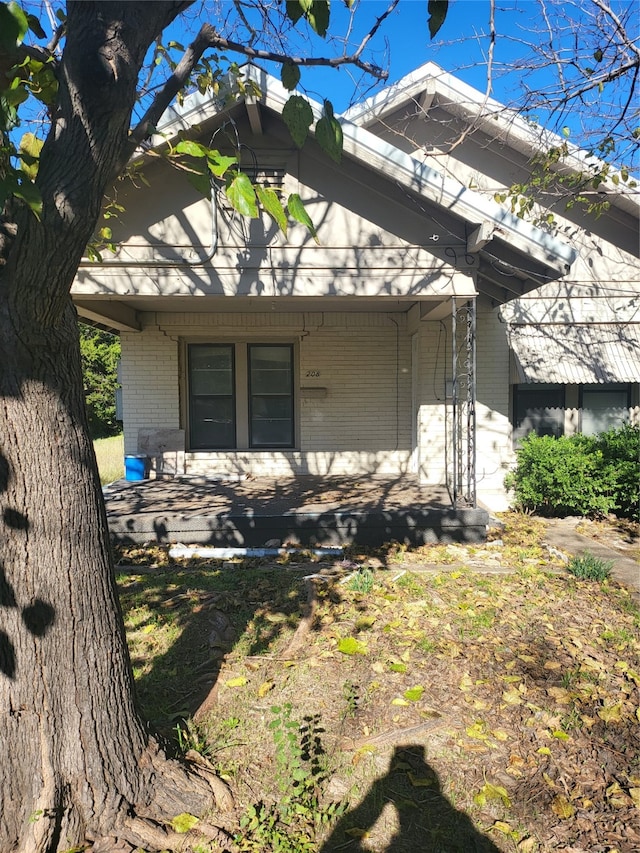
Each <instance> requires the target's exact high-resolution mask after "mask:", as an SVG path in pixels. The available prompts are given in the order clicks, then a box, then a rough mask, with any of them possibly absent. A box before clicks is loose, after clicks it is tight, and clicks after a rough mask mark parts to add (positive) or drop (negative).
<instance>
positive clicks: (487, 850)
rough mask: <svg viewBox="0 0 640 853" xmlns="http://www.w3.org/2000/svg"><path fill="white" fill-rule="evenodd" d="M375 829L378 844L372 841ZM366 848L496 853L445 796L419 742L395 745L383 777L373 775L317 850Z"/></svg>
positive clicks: (398, 852) (395, 852) (334, 852)
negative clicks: (389, 822)
mask: <svg viewBox="0 0 640 853" xmlns="http://www.w3.org/2000/svg"><path fill="white" fill-rule="evenodd" d="M389 807H391V808H392V809H394V811H395V813H396V818H397V819H396V820H395V821H393V829H392V831H393V835H392V836H391V837H390V838H388V837H387V832H386V831H385V825H384V824H385V820H386V819H387V820H388V819H389V818H385V816H386V815H387V814H388V809H389ZM383 812H384V814H383ZM378 833H379V834H380V842H379V844H377V845H376V843H375V842H376V835H377V834H378ZM383 839H386V840H383ZM382 844H386V846H380V845H382ZM372 845H373V846H372ZM370 850H376V851H379V853H383V851H384V853H500V851H499V849H498V848H497V847H496V846H495V844H494V843H493V842H492V841H491V839H490V838H488V837H487V836H486V835H483V834H482V833H481V832H478V830H477V829H476V828H475V826H474V825H473V823H472V822H471V820H470V819H469V817H468V816H467V815H466V814H465V813H464V812H461V811H459V810H458V809H456V808H454V807H453V806H452V805H451V803H450V802H449V800H448V799H447V798H446V797H445V796H444V794H443V793H442V791H441V789H440V780H439V778H438V774H437V773H436V772H435V770H434V769H433V768H432V767H430V766H429V765H428V764H427V763H426V761H425V758H424V747H423V746H421V745H418V744H413V745H411V746H403V747H396V748H395V750H394V752H393V755H392V757H391V761H390V763H389V769H388V770H387V772H386V773H385V775H384V776H382V777H380V778H379V779H376V780H375V782H374V783H373V784H372V786H371V788H370V789H369V791H368V792H367V794H366V796H365V797H364V799H363V800H362V802H361V803H360V804H359V805H358V806H356V807H355V808H354V809H352V810H351V811H349V812H347V814H346V815H345V816H344V817H343V818H342V819H341V820H340V821H339V822H338V824H337V825H336V827H335V829H334V830H333V832H332V833H331V835H330V837H329V838H328V839H327V840H326V841H325V843H324V844H323V846H322V848H321V850H320V853H338V851H346V853H349V851H352V853H356V851H360V853H364V851H370Z"/></svg>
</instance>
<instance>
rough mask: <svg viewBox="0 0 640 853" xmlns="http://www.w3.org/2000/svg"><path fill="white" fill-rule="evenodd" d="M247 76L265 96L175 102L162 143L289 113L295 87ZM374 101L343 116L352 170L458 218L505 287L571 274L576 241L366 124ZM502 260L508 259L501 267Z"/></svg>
mask: <svg viewBox="0 0 640 853" xmlns="http://www.w3.org/2000/svg"><path fill="white" fill-rule="evenodd" d="M434 68H437V66H433V65H432V64H429V65H428V66H423V67H422V69H418V70H417V71H416V72H414V74H413V75H409V77H408V78H405V81H404V82H403V85H402V86H400V84H398V85H397V86H396V87H391V89H390V90H389V92H388V93H387V95H386V99H384V102H383V101H381V100H380V97H381V96H376V98H374V99H373V101H375V103H376V104H378V105H380V104H383V103H385V104H387V105H388V107H389V108H390V109H393V108H394V104H397V102H398V99H402V98H406V97H413V96H415V93H416V92H418V90H419V89H420V87H421V86H422V87H424V82H425V69H427V70H428V72H429V73H431V72H432V70H433V69H434ZM247 76H249V77H251V79H252V80H253V81H254V82H255V83H256V85H257V88H258V90H259V92H260V94H259V96H256V97H254V96H251V95H248V96H241V97H239V98H238V99H236V100H233V101H229V100H228V101H227V103H226V104H225V103H224V102H223V101H221V100H220V99H216V98H214V97H211V96H202V95H200V94H199V93H195V94H193V95H190V96H189V97H188V98H186V99H185V102H184V104H183V105H181V106H176V107H172V108H170V109H169V110H168V111H167V112H166V113H165V115H164V116H163V118H162V119H161V121H160V122H159V124H158V135H157V136H155V137H154V139H153V142H154V144H156V145H162V144H165V142H166V140H167V139H173V138H175V137H176V136H177V134H179V133H180V132H185V131H186V132H189V131H191V130H192V129H193V128H194V126H200V127H204V126H206V125H207V124H208V123H214V124H215V123H217V124H219V123H220V122H221V121H223V120H224V118H225V117H226V116H228V115H229V114H232V113H234V111H235V112H236V114H237V111H238V110H240V109H242V108H244V109H246V110H247V114H248V118H249V122H250V124H251V126H252V128H253V129H254V131H256V132H259V131H260V129H261V115H262V111H264V110H266V111H267V112H270V113H274V114H276V115H277V116H279V117H281V116H282V110H283V108H284V105H285V104H286V102H287V100H288V99H289V97H290V95H291V93H290V92H289V91H287V90H286V89H285V88H284V87H283V86H282V85H281V84H280V82H279V81H277V80H276V79H275V78H273V77H272V76H270V75H269V74H267V73H266V72H264V71H262V70H261V69H258V68H256V67H254V66H249V67H248V71H247ZM310 103H311V106H312V109H313V111H314V115H315V117H316V118H318V117H320V115H321V112H322V108H321V106H320V105H319V104H318V103H315V102H313V101H311V102H310ZM365 103H367V102H365ZM368 103H369V107H367V108H363V111H361V112H360V114H357V113H356V111H350V113H349V114H347V116H344V117H340V118H339V120H340V122H341V125H342V130H343V153H344V158H345V160H344V168H346V169H348V168H349V162H350V161H351V162H353V163H357V164H359V165H360V166H362V167H364V168H366V169H369V170H373V171H374V172H375V173H376V175H377V176H379V178H381V179H382V180H383V181H386V182H387V184H388V185H389V186H390V187H391V186H393V187H398V186H400V187H402V188H403V189H404V191H405V192H406V193H407V194H408V195H410V196H411V197H412V198H414V199H416V200H417V201H418V202H420V201H423V202H425V203H427V204H429V205H433V206H435V208H436V209H439V210H441V211H442V212H443V214H446V215H447V216H453V217H454V218H455V219H456V220H457V221H458V222H459V223H460V225H461V226H462V227H463V231H464V232H465V233H466V235H467V241H466V242H467V245H466V246H465V247H464V248H465V250H466V252H467V253H469V254H473V255H476V254H477V255H479V256H480V261H481V265H480V266H481V271H482V266H483V263H482V261H483V259H484V270H485V274H486V277H487V278H488V279H489V280H493V281H494V282H495V283H496V284H497V285H499V286H503V285H505V284H506V283H507V279H509V278H510V277H513V278H514V280H516V282H519V284H517V285H516V287H515V288H514V289H512V290H511V293H512V294H513V293H518V292H519V291H521V290H522V291H523V290H527V289H531V288H533V287H536V286H538V285H539V284H540V283H542V282H544V281H546V280H549V279H553V278H557V277H559V276H562V275H564V274H565V273H567V272H568V270H569V268H570V266H571V264H572V263H573V262H574V261H575V259H576V256H577V252H576V250H575V249H574V248H573V247H572V246H570V245H568V244H567V243H565V242H563V241H561V240H559V239H557V238H556V237H554V236H552V235H550V234H548V233H547V232H545V231H543V230H542V229H540V228H536V227H535V226H533V225H531V224H530V223H528V222H526V221H524V220H522V219H519V218H518V217H516V216H515V215H513V214H512V213H511V212H510V211H509V210H508V209H507V208H505V207H503V206H501V205H499V204H497V203H495V202H494V201H493V200H490V199H487V198H485V197H484V196H482V195H481V194H480V193H477V192H474V191H473V190H470V189H468V188H466V187H465V186H463V185H462V184H460V183H459V182H457V181H455V180H453V179H451V178H449V177H447V176H446V175H445V174H444V173H443V172H441V171H439V170H437V169H434V168H433V167H431V166H429V165H426V164H424V163H420V162H419V161H418V160H416V159H415V158H414V157H411V156H410V155H409V154H407V153H406V152H404V151H402V150H401V149H400V148H398V147H397V146H395V145H393V144H392V143H390V142H389V141H386V140H384V139H382V138H381V137H379V136H378V135H376V134H375V133H372V132H371V131H370V130H368V129H367V128H366V127H364V126H363V124H362V118H363V116H365V115H367V114H368V112H367V110H370V109H371V108H372V107H371V104H372V103H373V102H372V101H371V102H368ZM375 108H376V109H377V106H376V107H375ZM385 108H386V107H385ZM349 115H353V117H354V118H355V119H357V122H358V123H356V121H352V120H350V118H349V117H348V116H349ZM496 264H502V265H503V268H502V269H501V270H499V271H498V272H496V269H495V268H496Z"/></svg>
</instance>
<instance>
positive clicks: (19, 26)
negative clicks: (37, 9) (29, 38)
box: [0, 3, 29, 54]
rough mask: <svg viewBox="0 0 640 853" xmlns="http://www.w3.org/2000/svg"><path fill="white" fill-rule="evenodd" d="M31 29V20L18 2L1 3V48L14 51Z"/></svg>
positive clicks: (6, 51) (7, 51) (5, 50)
mask: <svg viewBox="0 0 640 853" xmlns="http://www.w3.org/2000/svg"><path fill="white" fill-rule="evenodd" d="M28 30H29V20H28V18H27V16H26V14H25V13H24V11H23V10H22V9H21V8H20V6H18V4H17V3H0V50H2V51H3V52H5V53H9V54H11V53H13V52H14V51H15V49H16V48H17V47H18V46H19V45H21V44H22V42H23V40H24V37H25V36H26V34H27V32H28Z"/></svg>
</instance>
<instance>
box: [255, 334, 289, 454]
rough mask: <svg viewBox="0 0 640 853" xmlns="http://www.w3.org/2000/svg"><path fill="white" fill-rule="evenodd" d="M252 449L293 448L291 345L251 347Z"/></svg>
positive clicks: (258, 345) (256, 345)
mask: <svg viewBox="0 0 640 853" xmlns="http://www.w3.org/2000/svg"><path fill="white" fill-rule="evenodd" d="M249 418H250V425H249V446H250V447H291V446H292V445H293V370H292V348H291V346H277V345H274V344H250V345H249Z"/></svg>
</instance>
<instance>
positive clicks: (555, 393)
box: [513, 385, 564, 439]
mask: <svg viewBox="0 0 640 853" xmlns="http://www.w3.org/2000/svg"><path fill="white" fill-rule="evenodd" d="M513 394H514V430H513V436H514V438H515V439H519V438H524V436H525V435H528V434H529V433H530V432H535V433H536V434H537V435H555V436H560V435H563V434H564V386H556V387H549V388H530V387H528V386H524V387H523V386H522V385H515V386H514V389H513Z"/></svg>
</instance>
